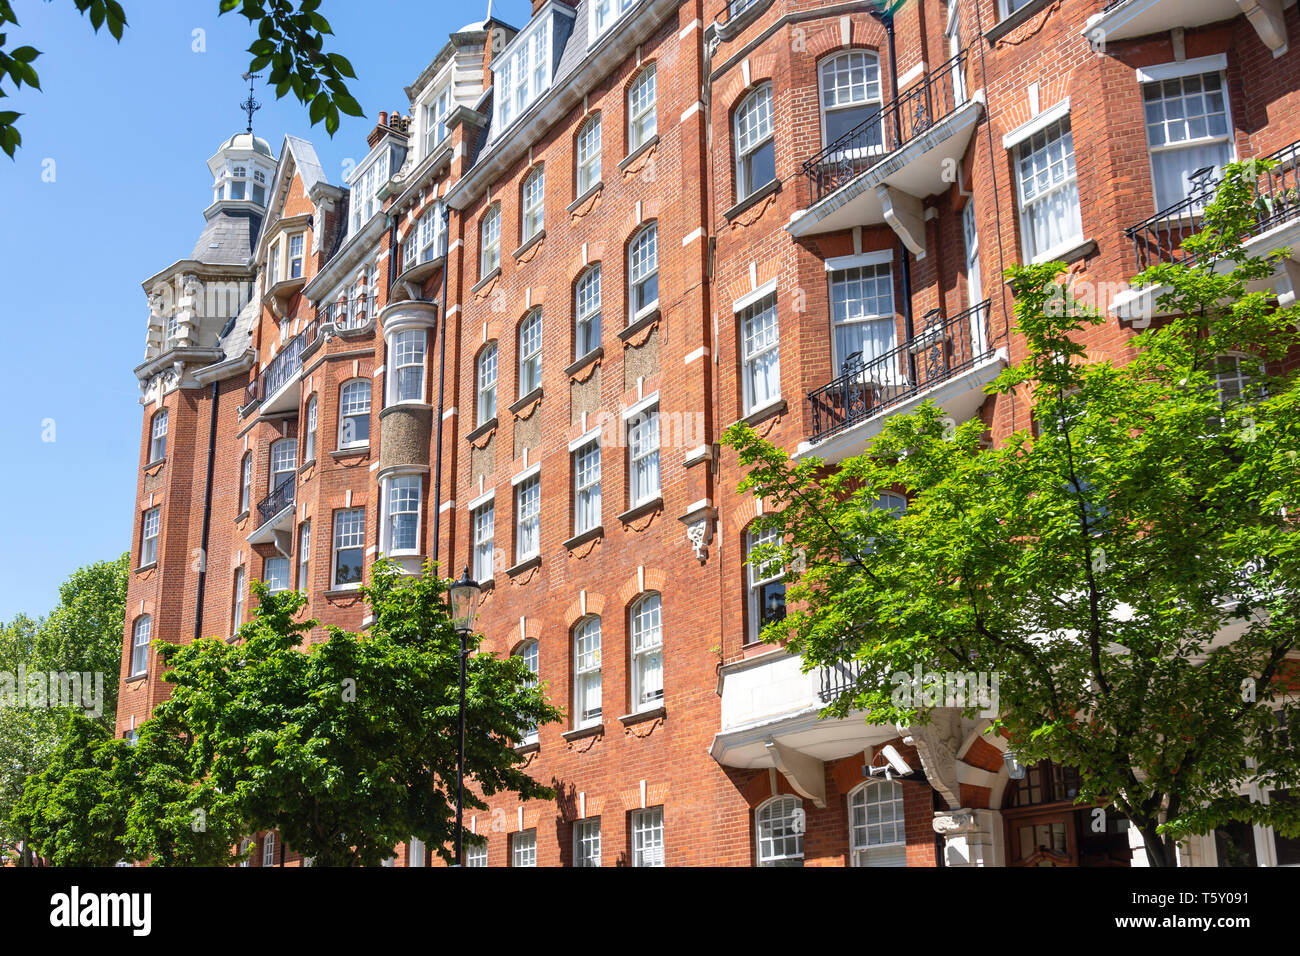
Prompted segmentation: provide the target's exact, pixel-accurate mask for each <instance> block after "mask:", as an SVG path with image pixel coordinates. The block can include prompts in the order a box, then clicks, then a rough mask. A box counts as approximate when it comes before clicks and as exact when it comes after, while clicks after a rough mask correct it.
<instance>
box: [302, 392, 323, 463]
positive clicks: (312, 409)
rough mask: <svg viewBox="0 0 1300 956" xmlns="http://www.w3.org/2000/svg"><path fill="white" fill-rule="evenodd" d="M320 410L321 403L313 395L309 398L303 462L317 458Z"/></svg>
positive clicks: (303, 443)
mask: <svg viewBox="0 0 1300 956" xmlns="http://www.w3.org/2000/svg"><path fill="white" fill-rule="evenodd" d="M319 412H320V403H319V402H318V401H317V400H316V396H315V395H312V396H311V397H310V398H309V399H307V432H306V435H305V436H304V438H303V442H302V445H303V448H302V458H303V464H304V465H305V464H307V463H308V462H311V461H315V460H316V419H317V417H318V414H319Z"/></svg>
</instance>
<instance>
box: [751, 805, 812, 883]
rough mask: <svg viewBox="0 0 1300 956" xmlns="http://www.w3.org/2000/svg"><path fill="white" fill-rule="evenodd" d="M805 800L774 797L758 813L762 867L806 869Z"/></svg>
mask: <svg viewBox="0 0 1300 956" xmlns="http://www.w3.org/2000/svg"><path fill="white" fill-rule="evenodd" d="M804 824H805V817H804V810H803V801H801V800H800V799H799V798H798V797H792V796H783V797H773V798H772V799H771V800H768V801H766V802H765V803H763V804H761V805H760V806H759V807H758V809H757V810H755V811H754V833H755V836H756V838H757V840H758V865H759V866H803V834H804V829H805V825H804Z"/></svg>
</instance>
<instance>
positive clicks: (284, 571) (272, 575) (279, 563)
mask: <svg viewBox="0 0 1300 956" xmlns="http://www.w3.org/2000/svg"><path fill="white" fill-rule="evenodd" d="M262 583H263V584H265V585H266V586H267V588H268V589H269V590H270V591H271V593H272V594H278V593H279V592H280V591H287V590H289V559H288V558H285V557H272V558H267V559H266V561H265V562H263V564H262Z"/></svg>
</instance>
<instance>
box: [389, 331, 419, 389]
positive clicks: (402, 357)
mask: <svg viewBox="0 0 1300 956" xmlns="http://www.w3.org/2000/svg"><path fill="white" fill-rule="evenodd" d="M425 338H426V336H425V331H424V329H407V330H405V331H404V332H398V333H397V334H396V335H393V336H391V337H390V338H389V342H388V362H389V365H388V367H389V374H388V383H389V384H388V404H389V405H399V404H401V403H403V402H422V401H424V346H425Z"/></svg>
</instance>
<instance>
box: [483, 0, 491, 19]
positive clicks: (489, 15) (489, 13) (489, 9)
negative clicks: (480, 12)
mask: <svg viewBox="0 0 1300 956" xmlns="http://www.w3.org/2000/svg"><path fill="white" fill-rule="evenodd" d="M491 19H492V0H488V12H487V17H486V18H484V20H483V22H484V23H487V22H488V20H491Z"/></svg>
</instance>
